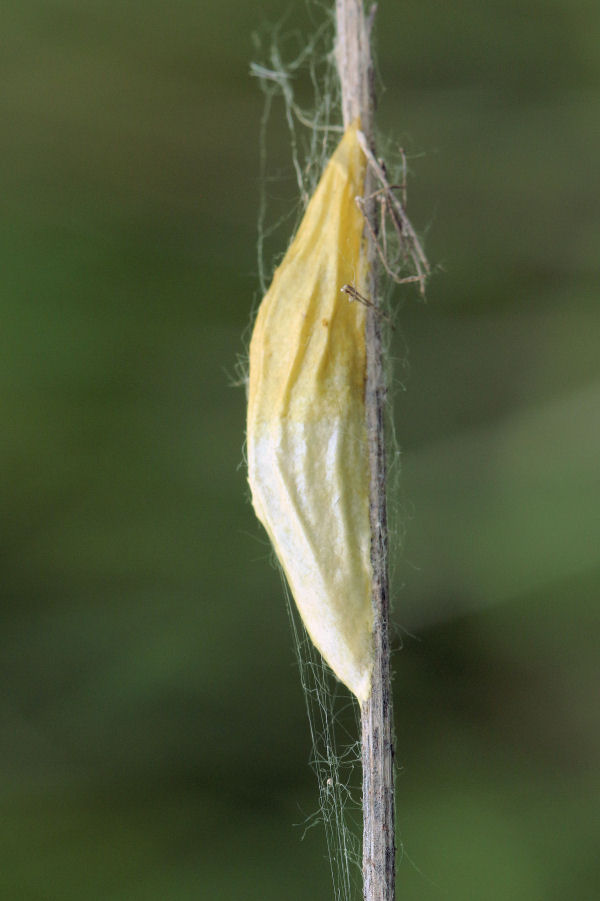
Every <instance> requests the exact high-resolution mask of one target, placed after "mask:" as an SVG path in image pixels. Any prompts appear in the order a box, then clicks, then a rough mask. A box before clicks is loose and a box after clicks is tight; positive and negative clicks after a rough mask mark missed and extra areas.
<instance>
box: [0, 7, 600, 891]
mask: <svg viewBox="0 0 600 901" xmlns="http://www.w3.org/2000/svg"><path fill="white" fill-rule="evenodd" d="M290 9H291V13H289V18H288V25H289V27H290V28H292V27H293V26H294V24H295V21H296V15H297V13H298V10H300V14H298V15H299V18H302V19H303V20H304V19H305V17H304V15H303V5H302V4H300V3H299V4H296V5H294V4H292V3H286V2H284V0H263V2H260V3H259V2H258V0H256V2H243V0H194V2H192V0H170V2H168V3H167V2H165V0H162V2H159V0H125V2H123V0H121V2H116V0H4V2H3V4H2V10H1V12H0V32H1V34H2V61H1V68H2V76H1V78H0V110H1V118H2V128H1V133H0V134H1V159H2V168H1V176H0V178H1V184H0V187H1V196H2V214H1V219H0V228H1V232H2V235H1V241H0V248H1V255H2V267H1V268H2V289H1V290H2V329H1V338H0V341H1V348H2V350H1V355H0V367H1V383H0V390H1V402H2V418H3V423H4V426H3V430H2V440H1V443H0V446H1V453H2V458H1V479H2V491H1V495H2V501H1V506H2V607H1V616H2V630H1V633H0V641H1V650H0V669H1V674H2V691H1V693H0V711H1V714H0V764H1V770H0V778H1V783H0V791H1V817H0V833H1V839H0V898H2V899H7V901H9V899H10V901H13V899H18V901H71V899H73V901H75V899H77V901H79V899H98V901H138V899H139V901H142V899H143V901H154V899H165V898H168V899H169V901H188V899H198V898H203V899H204V898H207V899H208V898H211V899H212V898H216V899H224V901H229V899H239V898H247V899H262V901H271V899H273V901H274V899H278V901H279V899H287V901H304V899H307V898H319V899H324V901H325V899H329V898H330V897H331V888H330V877H329V872H328V864H327V861H326V860H325V855H324V844H323V838H322V835H321V833H320V831H319V830H316V829H315V830H311V831H310V832H309V833H308V835H307V837H306V839H305V841H304V842H301V841H300V839H301V837H302V828H298V827H296V826H295V825H294V824H297V823H298V822H300V821H301V820H302V819H303V818H304V816H305V815H306V812H307V811H308V812H310V811H313V810H314V809H315V807H316V805H317V786H316V784H315V779H314V776H313V774H312V773H311V771H310V769H309V767H308V758H309V753H310V739H309V733H308V726H307V722H306V718H305V711H304V702H303V697H302V692H301V689H300V686H299V677H298V672H297V669H296V666H295V662H294V653H293V648H292V640H291V635H290V630H289V624H288V621H287V614H286V611H285V603H284V598H283V594H282V589H281V584H280V579H279V575H278V573H277V571H276V570H275V568H274V567H273V566H272V565H271V556H270V551H269V548H268V546H267V544H266V541H265V537H264V534H263V532H262V530H261V528H260V527H259V525H258V524H257V522H256V520H255V518H254V516H253V513H252V510H251V508H250V505H249V502H248V492H247V488H246V481H245V473H244V468H243V465H242V455H243V453H242V445H243V440H244V392H243V389H241V388H234V387H232V386H231V383H232V375H233V373H234V372H235V364H236V355H237V354H239V353H243V352H244V341H245V339H244V335H246V337H247V328H248V323H249V319H250V311H251V308H252V307H253V304H254V303H255V302H256V300H257V291H258V287H257V286H258V280H257V274H256V273H257V266H256V252H255V247H256V219H257V208H258V200H259V191H260V185H259V179H258V172H259V156H258V131H259V119H260V116H261V113H262V98H261V95H260V92H259V90H258V86H257V84H256V82H255V81H253V80H252V79H251V78H250V77H249V75H248V70H249V61H250V59H252V58H253V53H254V50H253V45H252V41H251V32H252V31H253V29H258V28H260V27H261V26H264V24H265V23H269V22H271V23H275V22H277V21H279V20H280V19H281V17H282V16H283V14H284V13H286V12H289V10H290ZM286 27H288V26H286ZM377 34H378V56H379V74H380V83H381V84H382V85H383V86H384V87H385V91H383V88H382V87H380V98H381V102H380V110H379V126H380V128H381V131H382V133H383V134H385V135H386V136H388V137H391V138H393V139H394V140H396V141H397V142H400V141H401V142H402V143H403V144H404V146H405V147H406V149H407V151H408V153H409V156H410V157H411V169H412V171H413V173H414V178H413V179H412V181H411V187H410V196H409V200H410V212H411V215H412V218H413V220H414V221H415V222H416V223H417V224H418V225H419V226H421V227H423V226H424V227H425V228H426V230H427V232H428V235H427V248H428V252H429V255H430V257H431V259H432V260H433V261H434V262H435V263H436V264H441V265H442V266H443V267H444V270H445V271H444V272H443V274H440V275H437V276H436V277H435V278H434V279H433V281H432V282H431V286H430V291H429V297H428V302H427V303H426V304H423V303H420V302H417V301H416V299H415V298H413V296H412V294H410V293H407V295H406V300H405V302H404V306H403V309H402V312H401V316H400V319H399V327H398V329H397V331H396V333H395V336H394V345H393V348H392V350H393V353H394V355H395V356H396V357H397V358H398V365H397V368H396V377H397V382H398V384H397V390H396V423H397V433H398V442H399V446H400V448H401V452H402V453H401V477H400V479H399V482H398V485H399V487H398V492H397V494H398V496H397V499H396V501H395V506H396V507H397V508H398V510H399V516H400V520H401V522H402V524H403V525H402V530H403V532H404V538H403V542H402V548H401V550H400V551H399V552H398V554H397V555H396V557H395V560H394V573H395V590H394V628H395V639H394V640H395V645H396V647H397V648H398V653H397V654H396V655H395V661H394V663H395V674H396V675H395V683H394V685H395V696H396V731H397V759H398V763H399V765H400V767H401V774H400V776H399V779H398V830H399V842H401V843H402V844H403V847H404V856H403V857H402V860H401V862H400V864H399V873H398V896H399V899H402V901H409V899H410V901H428V899H438V898H440V899H441V898H444V899H461V901H462V899H471V898H473V899H484V901H488V899H489V901H492V899H494V901H496V899H498V901H500V899H502V901H504V899H508V898H510V899H513V901H521V899H523V901H525V899H527V901H532V899H536V901H537V899H544V901H546V899H548V901H559V899H571V901H573V899H581V901H589V899H591V898H594V897H598V886H599V885H600V864H599V860H598V838H599V829H598V823H599V822H600V805H599V803H598V802H599V779H598V757H599V752H600V722H599V717H598V686H599V684H600V680H599V676H600V673H599V667H598V653H597V648H598V639H599V637H600V626H599V617H598V593H599V589H600V559H599V553H598V547H599V539H600V523H599V514H598V505H599V504H598V501H599V488H600V484H599V483H600V478H599V465H598V460H599V456H600V417H599V402H600V356H599V353H598V347H599V341H598V335H599V327H600V314H599V309H598V265H597V264H598V248H599V246H600V218H599V216H598V204H599V200H600V167H599V166H598V160H599V159H600V77H599V76H600V49H599V48H600V6H599V5H598V3H597V2H596V0H570V2H569V0H545V2H543V3H542V2H539V0H538V2H533V3H529V4H523V3H517V2H516V0H501V2H497V3H494V2H492V0H484V2H482V0H458V2H456V3H452V4H443V3H439V2H434V0H418V2H417V0H405V2H398V0H381V3H380V13H379V17H378V23H377ZM269 142H270V143H269V150H270V154H271V157H270V159H271V166H272V170H271V171H273V172H276V173H279V174H281V173H283V174H285V173H286V172H287V173H288V174H287V176H286V178H284V179H283V180H282V181H281V182H280V183H279V187H278V189H277V190H278V191H279V196H280V197H283V196H289V197H290V198H293V196H294V195H293V179H292V177H291V173H290V171H289V147H288V142H287V137H286V131H285V123H284V116H283V109H282V105H281V104H280V103H276V104H275V106H274V109H273V113H272V116H271V121H270V131H269ZM286 179H287V180H286ZM286 192H287V194H286ZM275 193H277V192H275ZM282 240H283V239H282ZM282 246H283V245H282ZM404 389H405V390H404ZM401 639H402V643H403V649H402V650H400V643H401Z"/></svg>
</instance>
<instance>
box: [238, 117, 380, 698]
mask: <svg viewBox="0 0 600 901" xmlns="http://www.w3.org/2000/svg"><path fill="white" fill-rule="evenodd" d="M364 175H365V157H364V154H363V152H362V150H361V149H360V146H359V144H358V141H357V128H356V126H353V127H351V128H349V129H348V130H347V131H346V133H345V135H344V137H343V139H342V141H341V143H340V144H339V146H338V148H337V149H336V151H335V153H334V154H333V156H332V158H331V159H330V161H329V163H328V164H327V166H326V168H325V170H324V172H323V175H322V177H321V180H320V182H319V184H318V186H317V189H316V191H315V193H314V195H313V197H312V198H311V200H310V202H309V204H308V207H307V209H306V212H305V214H304V217H303V219H302V222H301V223H300V226H299V228H298V231H297V233H296V236H295V237H294V239H293V241H292V243H291V245H290V247H289V249H288V251H287V253H286V255H285V257H284V259H283V261H282V263H281V265H280V266H279V267H278V269H277V270H276V272H275V274H274V277H273V281H272V284H271V287H270V288H269V290H268V292H267V294H266V295H265V297H264V299H263V301H262V303H261V304H260V307H259V310H258V315H257V318H256V324H255V327H254V331H253V334H252V339H251V342H250V373H249V396H248V421H247V452H248V479H249V483H250V488H251V492H252V502H253V505H254V509H255V511H256V514H257V516H258V518H259V519H260V521H261V522H262V523H263V525H264V527H265V529H266V530H267V533H268V535H269V537H270V539H271V541H272V543H273V547H274V549H275V552H276V554H277V557H278V559H279V561H280V563H281V566H282V567H283V570H284V572H285V575H286V578H287V580H288V583H289V585H290V588H291V591H292V595H293V597H294V600H295V602H296V605H297V607H298V610H299V612H300V615H301V617H302V620H303V622H304V625H305V627H306V629H307V631H308V633H309V635H310V637H311V639H312V641H313V642H314V644H315V645H316V647H317V648H318V650H319V651H320V653H321V654H322V656H323V657H324V659H325V660H326V662H327V663H328V664H329V666H330V667H331V669H332V670H333V672H334V673H335V674H336V676H337V677H338V678H339V679H340V680H341V681H342V682H344V683H345V684H346V685H347V686H348V688H350V690H351V691H352V692H354V694H355V695H356V696H357V698H358V699H359V700H360V701H361V702H363V701H365V700H366V699H367V697H368V696H369V691H370V677H371V670H372V664H373V646H372V630H373V613H372V607H371V583H372V572H371V563H370V546H371V533H370V524H369V474H368V457H367V435H366V424H365V401H364V393H365V378H366V349H365V308H364V306H362V305H361V304H359V303H350V302H349V301H348V297H347V296H346V294H343V293H342V292H341V289H342V286H343V285H345V284H347V283H352V284H354V285H355V286H356V287H357V288H358V289H359V290H364V288H363V283H364V280H365V268H366V267H365V264H364V262H363V260H364V249H363V218H362V215H361V213H360V211H359V210H358V208H357V206H356V203H355V197H356V196H357V195H360V196H362V193H363V184H364Z"/></svg>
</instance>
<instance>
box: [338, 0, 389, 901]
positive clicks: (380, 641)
mask: <svg viewBox="0 0 600 901" xmlns="http://www.w3.org/2000/svg"><path fill="white" fill-rule="evenodd" d="M336 15H337V45H336V54H337V66H338V71H339V75H340V81H341V86H342V111H343V117H344V125H345V126H346V127H347V126H348V125H350V124H351V123H352V122H353V121H354V120H355V119H356V118H360V121H361V127H362V131H363V133H364V135H365V137H366V141H367V144H368V146H369V151H370V154H372V156H373V159H375V154H374V150H373V109H374V97H373V89H372V81H373V80H372V61H371V51H370V40H369V37H370V28H371V24H372V19H373V15H374V8H373V9H372V10H371V12H370V14H369V17H368V18H367V17H366V16H365V13H364V9H363V3H362V0H336ZM373 180H374V173H373V167H372V166H368V167H367V175H366V182H365V190H364V201H363V202H364V210H365V214H366V218H367V221H368V223H369V228H367V230H366V235H365V237H366V242H367V248H368V250H367V253H368V258H369V265H370V276H369V278H370V285H369V296H370V298H372V299H373V304H372V305H370V306H368V307H367V325H366V344H367V382H366V394H365V403H366V415H367V433H368V442H369V466H370V517H371V563H372V567H373V610H374V636H373V640H374V646H375V665H374V668H373V677H372V684H371V694H370V697H369V699H368V700H367V701H366V702H365V703H364V704H363V705H362V708H361V719H362V765H363V822H364V830H363V886H364V899H365V901H394V898H395V836H394V772H393V758H394V748H393V740H392V734H393V732H392V701H391V689H390V650H389V638H388V622H389V584H388V559H387V558H388V534H387V513H386V460H385V441H384V408H385V399H386V388H385V380H384V374H383V365H382V348H381V316H379V315H378V307H377V298H378V292H377V269H378V256H379V251H378V247H377V241H376V235H377V230H378V219H377V204H376V199H375V194H376V186H375V185H373Z"/></svg>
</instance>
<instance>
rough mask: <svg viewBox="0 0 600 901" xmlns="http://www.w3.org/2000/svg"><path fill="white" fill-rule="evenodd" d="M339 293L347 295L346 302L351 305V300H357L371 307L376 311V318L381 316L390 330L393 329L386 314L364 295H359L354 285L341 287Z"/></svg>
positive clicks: (392, 324)
mask: <svg viewBox="0 0 600 901" xmlns="http://www.w3.org/2000/svg"><path fill="white" fill-rule="evenodd" d="M341 291H342V294H347V295H348V300H349V301H350V303H352V301H353V300H357V301H358V302H359V303H362V304H363V306H365V307H371V308H372V309H374V310H375V311H376V313H377V315H378V316H381V317H382V319H385V321H386V322H387V324H388V325H389V326H390V327H391V328H394V323H393V322H392V320H391V319H390V317H389V316H388V315H387V314H386V313H384V312H383V310H382V309H381V308H380V307H378V306H377V304H375V303H373V301H372V300H369V298H368V297H365V296H364V294H361V293H360V291H359V290H358V288H356V287H355V286H354V285H343V287H342V289H341Z"/></svg>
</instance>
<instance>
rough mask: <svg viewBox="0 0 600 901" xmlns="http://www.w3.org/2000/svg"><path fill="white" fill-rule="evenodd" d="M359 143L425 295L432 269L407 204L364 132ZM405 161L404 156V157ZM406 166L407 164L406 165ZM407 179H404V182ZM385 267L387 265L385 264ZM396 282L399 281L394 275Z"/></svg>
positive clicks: (387, 269)
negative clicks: (397, 192)
mask: <svg viewBox="0 0 600 901" xmlns="http://www.w3.org/2000/svg"><path fill="white" fill-rule="evenodd" d="M358 142H359V144H360V147H361V149H362V151H363V153H364V155H365V156H366V158H367V161H368V163H369V165H370V166H371V169H372V170H373V173H374V175H375V176H376V177H377V179H378V180H379V183H380V184H381V186H382V189H383V191H384V193H385V197H386V201H387V206H388V212H389V214H390V218H391V220H392V223H393V225H394V228H395V229H396V232H397V234H398V239H399V241H400V243H401V245H404V246H405V247H406V252H407V256H409V257H410V259H411V260H412V263H413V265H414V267H415V269H416V271H417V275H416V277H414V278H412V279H411V280H412V281H418V282H419V285H420V289H421V294H422V295H424V294H425V280H426V278H427V276H428V275H429V273H430V271H431V267H430V265H429V262H428V260H427V257H426V256H425V252H424V250H423V248H422V246H421V242H420V241H419V239H418V237H417V235H416V232H415V230H414V228H413V226H412V223H411V221H410V219H409V218H408V216H407V214H406V209H405V204H404V203H401V202H400V201H399V200H398V198H397V197H396V196H395V194H394V188H395V187H397V186H395V185H390V183H389V181H388V179H387V174H386V172H385V168H384V167H383V166H382V165H381V164H380V163H379V162H378V161H377V160H376V159H375V157H374V155H373V153H372V152H371V149H370V147H369V145H368V142H367V139H366V138H365V136H364V134H363V133H362V132H360V131H359V132H358ZM403 159H404V155H403ZM404 165H405V164H404ZM405 181H406V179H405V178H404V182H405ZM400 188H401V190H402V193H403V199H404V190H403V186H402V185H401V186H400ZM377 249H378V251H379V253H380V255H381V248H380V247H379V245H377ZM384 265H385V264H384ZM386 271H387V272H388V274H390V275H392V273H391V272H390V270H389V268H388V266H387V265H386ZM392 277H393V278H394V280H395V281H398V279H397V278H396V277H395V276H393V275H392Z"/></svg>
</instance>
